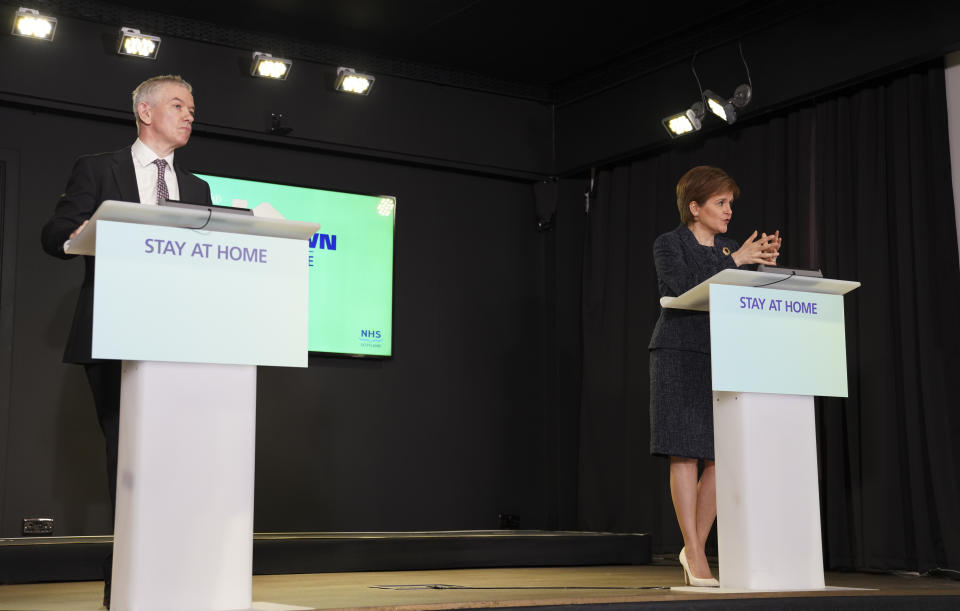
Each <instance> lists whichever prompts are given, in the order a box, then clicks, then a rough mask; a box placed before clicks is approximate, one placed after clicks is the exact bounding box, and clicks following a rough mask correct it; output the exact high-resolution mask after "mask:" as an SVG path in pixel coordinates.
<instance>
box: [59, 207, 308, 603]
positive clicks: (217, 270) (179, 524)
mask: <svg viewBox="0 0 960 611" xmlns="http://www.w3.org/2000/svg"><path fill="white" fill-rule="evenodd" d="M317 229H319V226H318V225H317V224H315V223H303V222H298V221H285V220H278V219H263V218H256V217H253V216H248V215H238V214H231V213H226V212H219V211H218V212H211V211H209V210H208V209H206V208H198V209H196V210H194V209H184V208H170V207H157V206H143V205H140V204H133V203H126V202H113V201H107V202H104V203H103V204H102V205H101V206H100V207H99V208H98V209H97V212H96V214H94V216H93V218H92V219H91V222H90V223H89V224H88V225H87V227H86V228H85V229H84V231H83V232H81V233H80V234H79V235H78V236H77V237H76V238H75V239H73V240H72V241H71V242H70V243H69V244H68V248H67V252H68V253H70V254H86V255H93V254H95V255H96V259H95V263H96V285H95V287H94V288H95V293H94V321H93V356H94V357H95V358H107V359H120V360H123V365H122V386H121V406H120V449H119V460H118V469H117V507H116V521H115V525H114V555H113V585H112V593H111V607H112V608H113V609H115V611H127V610H132V611H141V610H157V611H161V610H162V611H174V610H186V609H190V610H194V609H207V610H222V611H227V610H235V609H250V608H251V605H252V602H251V584H252V568H253V566H252V565H253V477H254V445H255V444H254V439H255V425H256V367H257V365H274V366H286V367H306V365H307V344H306V339H307V241H306V240H307V239H308V238H309V237H310V236H311V235H313V234H314V233H315V232H316V231H317Z"/></svg>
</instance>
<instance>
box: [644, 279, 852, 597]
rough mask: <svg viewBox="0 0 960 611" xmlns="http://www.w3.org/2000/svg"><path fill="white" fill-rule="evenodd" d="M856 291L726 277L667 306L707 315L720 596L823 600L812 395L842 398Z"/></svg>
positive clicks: (837, 284) (843, 283)
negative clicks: (782, 593)
mask: <svg viewBox="0 0 960 611" xmlns="http://www.w3.org/2000/svg"><path fill="white" fill-rule="evenodd" d="M859 286H860V283H859V282H853V281H847V280H833V279H828V278H819V277H810V276H802V275H793V274H790V273H789V272H786V271H784V272H782V273H777V272H769V271H765V272H752V271H746V270H736V269H727V270H723V271H721V272H720V273H718V274H716V275H714V276H713V277H712V278H710V279H708V280H707V281H705V282H703V283H701V284H699V285H697V286H696V287H694V288H692V289H690V290H689V291H687V292H686V293H684V294H683V295H681V296H679V297H676V298H670V297H664V298H663V299H661V305H663V307H669V308H680V309H689V310H700V311H707V310H709V312H710V344H711V346H710V352H711V355H710V357H711V363H712V378H713V401H714V408H713V414H714V446H715V448H714V452H715V459H716V475H717V542H718V547H719V555H720V586H721V591H722V590H728V589H733V590H821V589H824V587H825V583H824V578H823V551H822V544H821V535H820V493H819V484H818V476H817V473H818V471H817V439H816V424H815V420H814V402H813V397H814V395H819V396H831V397H846V396H847V364H846V343H845V342H846V340H845V334H844V318H843V314H844V313H843V295H844V294H846V293H848V292H850V291H852V290H854V289H856V288H857V287H859Z"/></svg>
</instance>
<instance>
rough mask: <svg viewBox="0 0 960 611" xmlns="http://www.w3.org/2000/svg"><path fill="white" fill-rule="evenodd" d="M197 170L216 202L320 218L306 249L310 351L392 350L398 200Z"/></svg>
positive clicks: (261, 212)
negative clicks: (394, 251)
mask: <svg viewBox="0 0 960 611" xmlns="http://www.w3.org/2000/svg"><path fill="white" fill-rule="evenodd" d="M199 176H200V178H202V179H204V180H205V181H207V182H208V183H209V184H210V192H211V195H212V197H213V203H214V204H218V205H221V206H234V207H240V208H249V209H251V210H253V213H254V216H261V217H272V218H285V219H292V220H297V221H311V222H316V223H320V225H321V228H320V231H318V232H317V233H315V234H314V235H313V237H311V238H310V241H309V249H308V253H307V255H306V256H307V265H308V266H309V270H310V271H309V277H310V287H309V309H310V314H309V323H308V326H309V330H308V338H307V346H308V348H309V350H310V351H311V352H318V353H328V354H341V355H349V356H372V357H388V356H390V355H391V354H392V347H393V346H392V337H393V231H394V218H395V214H396V199H395V198H393V197H390V196H379V195H359V194H357V193H341V192H338V191H324V190H322V189H311V188H307V187H294V186H290V185H280V184H274V183H268V182H258V181H253V180H242V179H238V178H225V177H222V176H210V175H204V174H199ZM264 315H265V316H267V317H269V313H264Z"/></svg>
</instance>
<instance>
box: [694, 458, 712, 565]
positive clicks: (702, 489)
mask: <svg viewBox="0 0 960 611" xmlns="http://www.w3.org/2000/svg"><path fill="white" fill-rule="evenodd" d="M716 519H717V471H716V469H715V467H714V463H713V461H712V460H706V461H704V468H703V474H702V475H701V476H700V484H699V486H698V488H697V536H698V537H699V542H700V548H701V549H703V548H705V547H706V545H707V536H709V535H710V529H711V528H713V522H714V520H716Z"/></svg>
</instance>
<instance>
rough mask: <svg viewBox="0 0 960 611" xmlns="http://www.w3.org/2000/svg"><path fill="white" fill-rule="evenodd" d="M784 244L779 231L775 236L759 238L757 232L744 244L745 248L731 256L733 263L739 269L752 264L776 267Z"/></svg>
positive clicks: (762, 235) (761, 235) (764, 234)
mask: <svg viewBox="0 0 960 611" xmlns="http://www.w3.org/2000/svg"><path fill="white" fill-rule="evenodd" d="M782 242H783V238H781V237H780V230H779V229H778V230H777V231H776V233H774V234H773V235H767V234H766V233H763V234H760V237H759V238H758V237H757V232H756V231H754V232H753V233H751V234H750V237H749V238H747V239H746V241H745V242H744V243H743V246H741V247H740V249H739V250H737V251H736V252H735V253H733V254H732V255H730V256H731V257H733V262H734V263H736V264H737V267H740V266H742V265H748V264H750V263H762V264H763V265H776V264H777V257H779V256H780V244H781V243H782Z"/></svg>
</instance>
